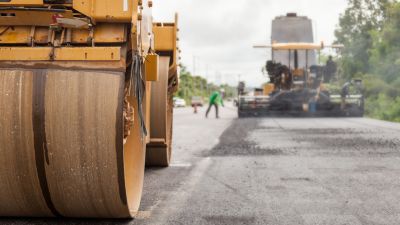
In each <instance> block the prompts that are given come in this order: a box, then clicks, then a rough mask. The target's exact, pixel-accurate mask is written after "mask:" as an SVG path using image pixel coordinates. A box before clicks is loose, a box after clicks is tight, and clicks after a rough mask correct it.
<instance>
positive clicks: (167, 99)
mask: <svg viewBox="0 0 400 225" xmlns="http://www.w3.org/2000/svg"><path fill="white" fill-rule="evenodd" d="M168 79H169V57H161V58H160V77H159V80H158V81H157V82H155V83H153V84H152V94H151V117H150V118H151V123H150V126H151V129H150V143H149V144H147V149H146V166H159V167H167V166H169V164H170V161H171V154H172V151H171V150H172V146H171V143H172V110H173V108H172V93H169V92H168Z"/></svg>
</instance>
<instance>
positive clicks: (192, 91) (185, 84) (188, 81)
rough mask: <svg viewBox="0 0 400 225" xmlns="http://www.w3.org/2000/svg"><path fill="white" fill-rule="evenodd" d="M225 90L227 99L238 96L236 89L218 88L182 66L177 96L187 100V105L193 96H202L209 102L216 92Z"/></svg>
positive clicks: (225, 86)
mask: <svg viewBox="0 0 400 225" xmlns="http://www.w3.org/2000/svg"><path fill="white" fill-rule="evenodd" d="M221 88H222V89H224V90H225V98H232V97H234V96H235V95H236V88H235V87H231V86H229V85H227V84H224V85H220V86H217V85H215V84H213V83H208V81H207V80H206V79H205V78H203V77H200V76H192V74H191V73H190V72H189V71H187V69H186V67H185V66H183V65H181V71H180V77H179V89H178V91H177V93H176V94H175V96H177V97H180V98H183V99H185V101H186V102H187V103H190V102H191V100H192V97H193V96H200V97H203V99H204V100H205V101H206V102H207V101H208V98H209V96H210V95H211V93H212V92H214V91H219V90H220V89H221Z"/></svg>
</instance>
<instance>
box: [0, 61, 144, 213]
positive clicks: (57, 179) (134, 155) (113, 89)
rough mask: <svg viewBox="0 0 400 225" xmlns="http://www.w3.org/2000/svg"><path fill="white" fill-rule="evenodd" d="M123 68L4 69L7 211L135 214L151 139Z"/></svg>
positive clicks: (1, 127) (1, 102) (0, 173)
mask: <svg viewBox="0 0 400 225" xmlns="http://www.w3.org/2000/svg"><path fill="white" fill-rule="evenodd" d="M124 87H125V75H124V73H123V72H105V71H90V70H86V71H82V70H62V69H0V181H1V182H0V216H29V217H32V216H33V217H53V216H61V217H79V218H81V217H84V218H130V217H133V216H134V215H135V213H136V212H137V211H138V207H139V202H140V196H141V194H142V185H143V175H144V169H143V168H144V160H145V154H144V151H145V143H144V142H143V141H142V137H141V133H140V126H137V124H138V123H137V122H136V121H139V119H138V115H137V112H138V110H137V107H136V106H137V104H136V102H135V100H134V99H133V98H132V99H129V101H130V103H131V104H132V105H134V106H135V110H134V111H135V116H134V117H135V118H134V121H135V125H134V126H133V130H132V133H131V135H130V136H129V138H128V139H127V141H126V143H125V144H124V130H123V129H124V124H123V123H124V119H123V107H124Z"/></svg>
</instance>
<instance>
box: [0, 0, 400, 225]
mask: <svg viewBox="0 0 400 225" xmlns="http://www.w3.org/2000/svg"><path fill="white" fill-rule="evenodd" d="M152 8H153V1H151V0H147V1H146V0H139V1H136V0H135V1H128V0H123V1H118V2H115V1H111V0H103V1H98V0H97V1H96V0H92V1H84V0H27V1H21V0H3V1H0V156H1V157H0V224H13V225H14V224H15V225H19V224H21V225H22V224H24V225H25V224H111V223H112V224H151V225H154V224H226V225H232V224H233V225H234V224H271V225H277V224H296V225H299V224H304V225H312V224H333V225H335V224H354V225H359V224H374V225H375V224H393V225H394V224H400V217H399V216H398V215H400V207H399V204H398V202H399V201H400V195H399V192H398V190H399V188H400V182H399V179H398V177H399V172H400V152H399V149H400V139H399V136H400V125H399V124H398V123H390V122H384V121H378V120H373V119H369V118H363V117H362V116H363V113H364V108H363V107H364V101H363V95H362V94H358V95H351V94H350V92H349V91H347V92H345V93H344V94H342V96H340V97H341V102H339V101H337V98H339V97H337V96H336V97H335V96H334V95H331V94H330V92H329V91H328V90H325V89H324V88H323V85H322V84H323V81H324V78H323V77H324V75H323V74H318V72H313V69H312V68H311V67H309V65H308V61H309V59H308V58H309V55H312V57H311V58H312V59H313V60H315V55H314V53H315V51H316V50H320V49H322V47H323V46H324V45H323V44H318V45H315V44H313V43H311V42H310V41H309V42H305V43H301V42H300V41H301V40H296V41H295V42H289V41H285V42H284V41H282V40H280V42H279V43H271V46H272V47H271V48H272V50H273V51H274V50H276V51H281V50H289V54H286V53H285V54H282V55H281V56H282V57H283V56H284V55H285V56H289V59H288V63H287V64H288V65H287V66H286V65H284V62H283V61H285V60H283V59H282V62H278V61H274V60H275V59H276V58H274V57H273V61H269V62H267V65H266V69H267V70H268V75H269V78H270V82H269V84H267V85H270V87H271V85H272V86H273V88H272V89H268V88H264V90H263V91H264V93H263V94H265V95H264V96H263V97H262V99H263V103H265V102H267V103H266V104H264V105H263V104H261V108H262V110H267V111H270V110H271V109H277V111H281V110H283V111H286V110H294V111H301V112H304V113H307V114H308V113H309V112H311V113H313V112H314V111H316V110H320V109H329V110H330V109H337V110H338V111H340V112H341V114H340V116H358V117H359V118H351V117H341V118H334V117H333V118H325V117H316V115H315V114H314V115H312V117H309V118H305V117H304V118H294V117H285V118H279V117H275V116H274V115H270V117H268V118H242V117H247V114H248V113H250V114H254V112H253V110H254V108H255V107H254V106H257V104H258V102H257V97H256V98H253V97H254V96H252V97H250V98H251V99H250V100H249V101H248V98H246V97H244V96H239V107H238V108H235V107H234V106H233V105H234V104H233V102H229V101H227V102H226V103H225V107H224V108H221V109H220V110H221V112H220V118H215V119H214V118H213V117H209V118H206V117H205V116H204V115H205V107H199V109H198V112H197V113H193V112H192V110H191V109H189V108H185V107H183V108H179V109H176V110H174V109H173V96H174V95H175V93H176V92H177V91H178V88H179V72H178V71H179V59H180V57H179V53H180V49H179V46H178V44H179V38H178V34H179V32H178V31H179V29H178V16H177V15H176V16H175V18H174V19H171V21H170V22H164V21H162V22H159V21H153V19H152V18H153V16H152V10H151V9H152ZM287 17H291V18H290V19H293V18H297V15H295V14H288V15H287V16H286V18H287ZM297 19H298V18H297ZM303 19H304V18H303ZM307 21H308V20H307ZM307 23H308V22H307ZM292 51H293V56H294V58H293V63H292V57H291V53H292ZM301 51H305V52H302V53H305V59H304V60H303V61H302V60H300V57H298V55H299V54H300V52H301ZM309 53H310V54H309ZM273 55H274V54H273ZM275 56H278V55H275ZM300 62H302V63H303V64H304V65H303V68H300V66H299V65H300V64H302V63H300ZM291 65H295V66H294V68H292V67H291ZM313 66H315V65H313ZM278 67H279V68H280V69H282V68H285V69H284V71H281V70H280V69H276V68H278ZM271 68H272V69H271ZM315 68H316V67H314V69H315ZM276 71H278V72H276ZM346 90H347V89H346ZM214 93H215V95H214V96H217V97H218V102H221V101H220V100H221V99H220V93H219V92H218V91H216V92H214ZM287 93H289V95H287ZM276 96H285V97H284V98H283V100H284V101H282V99H280V98H278V97H276ZM287 96H294V97H293V98H292V99H290V100H291V102H289V104H286V103H288V102H287V101H286V100H287ZM296 96H300V97H299V98H296ZM217 97H216V98H217ZM241 98H242V99H241ZM335 98H336V101H334V99H335ZM254 99H256V100H254ZM293 99H295V100H296V101H293ZM241 100H243V101H241ZM265 100H266V101H265ZM297 100H298V101H297ZM243 102H245V103H246V104H244V105H245V106H243ZM249 102H251V103H249ZM282 102H285V104H282ZM210 106H211V105H210ZM216 106H217V105H216ZM271 106H277V107H276V108H274V107H273V108H271ZM324 107H327V108H324ZM216 108H218V107H216ZM354 108H355V109H356V110H355V112H356V113H355V114H353V111H354V110H352V109H354ZM242 109H244V110H245V111H240V110H242ZM249 110H250V112H249ZM242 113H244V116H243V115H242ZM257 113H258V111H257V110H256V114H257ZM238 117H241V118H238ZM172 156H173V157H172ZM145 166H147V168H146V169H145Z"/></svg>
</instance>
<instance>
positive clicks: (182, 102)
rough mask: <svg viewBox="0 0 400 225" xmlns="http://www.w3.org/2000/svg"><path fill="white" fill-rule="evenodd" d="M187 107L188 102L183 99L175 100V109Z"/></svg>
mask: <svg viewBox="0 0 400 225" xmlns="http://www.w3.org/2000/svg"><path fill="white" fill-rule="evenodd" d="M185 106H186V101H185V100H184V99H182V98H176V99H174V107H185Z"/></svg>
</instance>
